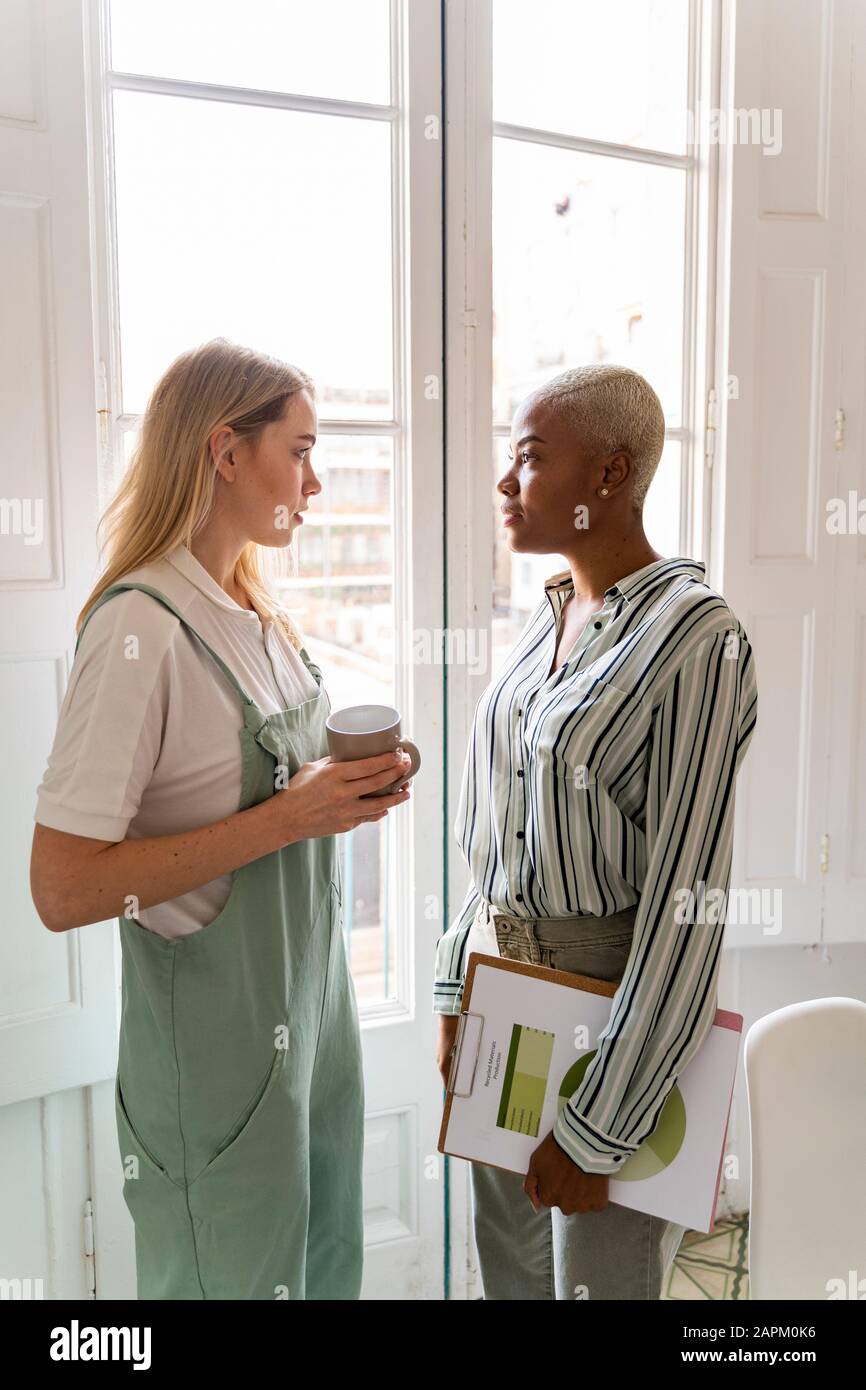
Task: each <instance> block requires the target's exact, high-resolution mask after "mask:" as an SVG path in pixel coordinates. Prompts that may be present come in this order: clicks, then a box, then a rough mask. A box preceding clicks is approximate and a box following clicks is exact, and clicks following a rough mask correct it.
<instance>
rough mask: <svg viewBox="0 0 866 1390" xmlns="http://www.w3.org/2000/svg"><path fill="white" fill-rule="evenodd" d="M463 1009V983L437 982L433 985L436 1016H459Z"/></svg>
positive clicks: (459, 981) (456, 981) (451, 981)
mask: <svg viewBox="0 0 866 1390" xmlns="http://www.w3.org/2000/svg"><path fill="white" fill-rule="evenodd" d="M462 1008H463V981H462V980H437V981H436V982H435V984H434V985H433V1012H434V1014H459V1013H460V1011H461V1009H462Z"/></svg>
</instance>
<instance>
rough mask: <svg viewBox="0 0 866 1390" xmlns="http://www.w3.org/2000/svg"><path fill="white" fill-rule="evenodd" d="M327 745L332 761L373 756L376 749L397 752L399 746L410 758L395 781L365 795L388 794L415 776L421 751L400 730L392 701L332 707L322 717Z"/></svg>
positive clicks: (379, 751)
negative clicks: (330, 710) (409, 764)
mask: <svg viewBox="0 0 866 1390" xmlns="http://www.w3.org/2000/svg"><path fill="white" fill-rule="evenodd" d="M325 728H326V729H327V732H328V748H329V750H330V754H331V757H332V758H333V760H334V762H335V763H346V762H354V760H355V759H356V758H375V757H376V756H377V755H378V754H379V753H390V752H391V751H392V750H394V751H395V752H396V750H397V749H398V748H402V749H404V750H405V752H407V753H408V754H409V757H410V758H411V760H412V762H411V766H410V768H409V770H408V771H407V772H401V773H399V774H398V776H397V778H396V781H394V782H392V783H391V784H390V785H389V786H387V787H382V788H381V790H380V791H377V792H365V793H364V797H365V798H366V797H368V796H389V795H390V794H391V793H392V792H395V791H396V790H397V788H398V787H402V785H403V783H404V782H408V781H409V779H410V778H411V777H414V776H415V773H416V772H417V771H418V769H419V767H420V766H421V754H420V753H419V751H418V748H417V747H416V745H415V744H414V743H413V742H412V740H411V739H410V738H404V737H403V736H402V735H401V733H400V713H399V710H396V709H393V708H392V707H391V705H347V706H346V708H345V709H338V710H333V711H332V712H331V713H330V714H329V715H328V718H327V720H326V721H325Z"/></svg>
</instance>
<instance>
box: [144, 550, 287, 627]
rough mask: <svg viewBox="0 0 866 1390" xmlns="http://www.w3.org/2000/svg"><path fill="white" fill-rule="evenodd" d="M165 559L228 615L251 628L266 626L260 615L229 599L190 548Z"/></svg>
mask: <svg viewBox="0 0 866 1390" xmlns="http://www.w3.org/2000/svg"><path fill="white" fill-rule="evenodd" d="M165 558H166V559H167V560H168V562H169V564H171V565H173V566H174V568H175V569H176V570H179V571H180V573H181V574H182V575H183V576H184V578H185V579H188V580H189V581H190V583H191V584H194V585H195V587H196V588H197V589H198V590H199V591H200V592H201V593H202V594H204V596H205V598H207V599H210V601H211V603H215V604H216V605H217V607H218V608H222V609H224V610H225V612H226V613H227V614H232V615H233V616H234V617H235V618H239V619H242V620H243V621H244V622H247V623H249V624H250V626H252V625H253V624H255V626H256V628H258V627H259V626H260V625H261V626H265V625H263V624H261V623H260V619H259V615H258V613H255V612H253V611H251V610H250V609H249V608H242V607H241V605H240V604H239V603H235V601H234V599H233V598H230V597H229V595H228V594H227V593H226V591H225V589H224V588H223V587H222V586H221V585H220V584H217V582H216V580H215V579H214V578H213V576H212V575H210V574H208V572H207V570H206V569H205V567H204V565H203V564H202V563H201V561H200V560H197V559H196V558H195V556H194V555H193V553H192V551H191V550H190V549H189V546H187V545H183V544H181V545H179V546H177V547H176V548H175V549H174V550H172V551H170V552H169V554H168V555H166V557H165Z"/></svg>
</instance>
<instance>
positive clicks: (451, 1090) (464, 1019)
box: [446, 1010, 484, 1100]
mask: <svg viewBox="0 0 866 1390" xmlns="http://www.w3.org/2000/svg"><path fill="white" fill-rule="evenodd" d="M470 1020H471V1022H470ZM483 1032H484V1016H483V1014H473V1013H471V1012H469V1011H468V1010H467V1011H466V1012H464V1013H461V1015H460V1021H459V1022H458V1024H457V1033H456V1035H455V1038H454V1049H453V1051H454V1055H453V1057H452V1058H451V1069H450V1071H449V1072H448V1086H447V1088H446V1094H447V1095H451V1096H457V1098H458V1099H464V1100H465V1099H466V1098H467V1097H468V1096H471V1095H472V1088H473V1087H474V1085H475V1073H476V1071H477V1070H478V1058H479V1056H480V1055H481V1036H482V1034H483ZM473 1041H474V1047H475V1055H474V1056H473V1055H472V1047H473ZM464 1047H465V1049H466V1060H467V1062H469V1061H470V1059H471V1062H472V1075H471V1076H470V1078H469V1090H468V1091H458V1090H457V1089H456V1084H457V1078H458V1075H459V1073H460V1067H461V1063H462V1061H463V1051H464Z"/></svg>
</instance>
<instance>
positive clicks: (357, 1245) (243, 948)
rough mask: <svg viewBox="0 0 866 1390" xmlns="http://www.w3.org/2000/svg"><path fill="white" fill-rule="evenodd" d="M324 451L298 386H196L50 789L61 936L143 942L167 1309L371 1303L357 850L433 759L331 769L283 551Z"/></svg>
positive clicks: (201, 354) (127, 1076)
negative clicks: (347, 854)
mask: <svg viewBox="0 0 866 1390" xmlns="http://www.w3.org/2000/svg"><path fill="white" fill-rule="evenodd" d="M316 430H317V420H316V410H315V404H314V390H313V384H312V382H311V380H310V378H309V377H308V376H307V375H306V374H305V373H304V372H302V371H300V370H298V369H297V368H296V367H292V366H289V365H288V364H286V363H284V362H280V361H277V360H275V359H273V358H271V357H267V356H264V355H262V354H260V353H256V352H253V351H250V350H249V349H247V348H244V347H240V346H237V345H235V344H232V343H229V342H227V341H226V340H224V339H216V340H214V341H213V342H209V343H206V344H204V345H203V346H201V347H198V348H196V349H194V350H192V351H190V352H186V353H184V354H183V355H182V356H180V357H179V358H178V359H177V360H176V361H175V362H174V363H173V364H172V365H171V366H170V367H169V369H168V371H166V373H165V374H164V376H163V377H162V379H161V380H160V381H159V382H158V384H157V385H156V387H155V389H154V391H153V394H152V396H151V399H150V401H149V403H148V406H147V411H146V414H145V416H144V421H143V425H142V430H141V439H140V443H139V446H138V449H137V451H136V454H135V457H134V459H133V461H132V463H131V465H130V468H129V470H128V472H127V474H126V476H125V478H124V480H123V483H122V485H121V487H120V490H119V492H118V494H117V496H116V498H115V499H114V501H113V503H112V504H111V507H110V508H109V511H108V513H107V515H106V517H105V519H104V521H105V525H106V527H107V531H108V535H109V546H108V563H107V566H106V569H105V572H104V573H103V574H102V577H101V579H100V581H99V583H98V584H97V586H96V588H95V589H94V591H93V593H92V594H91V595H90V597H89V598H88V600H87V602H86V603H85V605H84V608H83V610H82V613H81V615H80V617H79V623H78V628H79V631H78V644H77V648H76V656H75V661H74V664H73V667H72V672H71V676H70V680H69V686H68V689H67V692H66V697H65V700H64V702H63V707H62V710H61V715H60V721H59V725H58V729H57V733H56V737H55V741H54V746H53V749H52V752H51V756H50V759H49V763H48V768H47V771H46V774H45V777H44V779H43V781H42V784H41V785H40V788H39V792H38V800H37V810H36V815H35V820H36V822H37V824H36V829H35V834H34V839H33V854H32V870H31V881H32V891H33V897H34V901H35V903H36V907H37V910H38V911H39V914H40V917H41V919H42V921H43V922H44V923H45V925H46V926H47V927H48V928H49V929H50V930H52V931H68V930H70V929H72V928H76V927H82V926H86V925H87V924H88V923H91V922H97V921H103V920H105V918H107V917H110V916H113V915H117V917H118V920H119V925H120V939H121V944H122V960H123V996H122V1019H121V1033H120V1048H119V1058H118V1072H117V1083H116V1089H115V1108H116V1118H117V1129H118V1137H119V1141H120V1152H121V1157H122V1161H123V1172H124V1197H125V1199H126V1202H127V1205H128V1207H129V1210H130V1212H131V1214H132V1217H133V1220H134V1223H135V1240H136V1264H137V1274H138V1296H139V1298H145V1299H150V1298H156V1299H220V1298H229V1299H278V1298H289V1299H303V1298H315V1299H355V1298H357V1297H358V1296H359V1291H360V1283H361V1266H362V1212H361V1152H362V1130H363V1100H364V1094H363V1077H362V1068H361V1051H360V1039H359V1030H358V1017H357V1008H356V1003H355V995H354V990H353V986H352V981H351V977H350V974H349V969H348V964H347V961H346V956H345V950H344V945H343V937H342V931H341V926H340V914H341V885H340V870H339V860H338V854H337V842H336V838H335V837H336V836H337V835H338V834H340V833H342V832H344V831H348V830H351V829H353V828H354V827H355V826H357V825H360V824H361V823H362V822H363V821H368V820H381V819H382V817H383V816H386V815H387V814H388V811H389V810H390V809H391V808H392V807H394V806H398V805H400V804H402V803H403V802H404V801H405V800H406V799H407V798H408V796H409V791H408V786H407V784H406V782H405V777H404V775H403V774H404V773H405V770H406V766H405V762H404V761H402V757H404V756H405V755H396V756H395V755H392V754H387V755H382V756H379V757H374V758H366V759H361V760H359V761H357V762H352V763H332V762H331V761H330V760H329V758H328V757H327V751H328V750H327V741H326V734H325V720H326V717H327V715H328V712H329V710H330V703H329V700H328V696H327V693H326V691H325V688H324V685H323V682H322V674H321V671H320V670H319V668H318V667H317V666H315V665H314V664H313V662H312V661H311V659H310V657H309V654H308V653H307V651H306V649H305V647H304V646H303V643H302V641H301V638H300V636H299V634H298V632H297V630H296V629H295V627H294V625H293V623H292V622H291V620H290V619H289V617H288V615H287V614H285V613H284V612H283V611H281V609H280V606H279V603H278V602H277V600H276V599H275V597H274V596H273V595H272V593H271V592H270V591H269V589H268V586H267V584H266V582H265V579H264V577H263V572H262V568H261V564H260V551H261V548H262V547H269V548H285V547H286V546H290V545H291V543H292V538H293V536H294V534H295V531H296V530H297V528H298V527H299V526H300V525H302V517H301V513H302V512H304V511H305V510H306V509H307V508H308V507H309V505H310V503H311V501H312V499H313V498H314V497H315V496H316V494H317V493H318V492H320V491H321V484H320V482H319V480H318V478H317V477H316V474H315V473H314V471H313V466H312V462H311V453H312V449H313V446H314V445H315V442H316ZM395 783H396V784H397V785H396V789H395ZM386 788H387V789H388V790H387V792H385V789H386ZM371 792H375V793H384V794H382V795H380V796H378V797H377V799H376V800H362V798H363V797H364V796H365V795H367V794H368V793H371Z"/></svg>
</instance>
